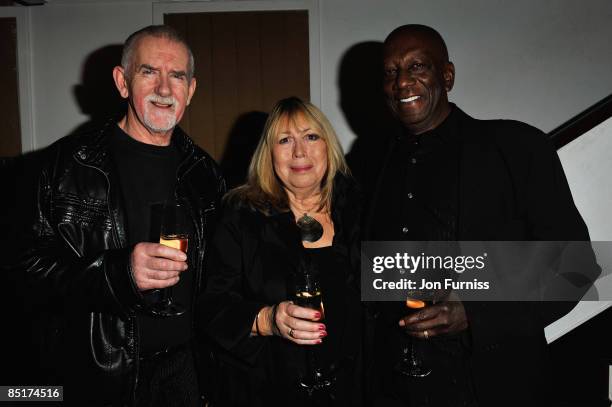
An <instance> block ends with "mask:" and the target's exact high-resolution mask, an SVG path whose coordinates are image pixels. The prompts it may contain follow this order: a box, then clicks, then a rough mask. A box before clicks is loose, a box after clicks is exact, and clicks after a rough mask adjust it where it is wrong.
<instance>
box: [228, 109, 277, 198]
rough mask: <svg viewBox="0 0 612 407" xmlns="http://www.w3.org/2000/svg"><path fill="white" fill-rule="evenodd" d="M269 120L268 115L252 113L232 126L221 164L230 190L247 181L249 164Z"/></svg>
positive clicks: (245, 115)
mask: <svg viewBox="0 0 612 407" xmlns="http://www.w3.org/2000/svg"><path fill="white" fill-rule="evenodd" d="M267 118H268V114H267V113H264V112H258V111H252V112H248V113H244V114H242V115H240V116H239V117H238V119H236V122H235V123H234V125H233V126H232V130H231V131H230V134H229V137H228V139H227V146H226V147H225V152H224V153H223V157H222V158H221V162H220V165H221V169H222V170H223V175H224V176H225V180H226V182H227V187H228V189H230V188H234V187H237V186H238V185H241V184H243V183H244V182H245V181H246V176H247V173H248V170H249V163H250V162H251V157H252V156H253V153H254V152H255V148H256V147H257V143H259V139H260V138H261V135H262V132H263V128H264V125H265V123H266V119H267Z"/></svg>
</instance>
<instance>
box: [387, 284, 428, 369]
mask: <svg viewBox="0 0 612 407" xmlns="http://www.w3.org/2000/svg"><path fill="white" fill-rule="evenodd" d="M431 304H433V300H432V299H431V298H429V296H427V295H423V293H420V292H414V293H412V292H409V293H408V297H407V298H406V303H405V306H406V308H408V309H409V310H411V311H412V312H416V311H417V310H420V309H423V308H425V307H426V306H427V305H431ZM404 334H405V339H406V341H405V343H404V348H403V349H402V358H401V359H400V361H399V362H398V363H397V364H396V365H395V370H396V371H397V372H399V373H401V374H403V375H405V376H410V377H426V376H428V375H429V374H430V373H431V368H429V367H428V366H427V365H426V364H425V363H424V362H423V355H422V354H423V349H422V347H423V345H424V343H423V341H422V340H420V339H417V338H414V337H410V336H408V334H407V333H404ZM408 341H409V343H408Z"/></svg>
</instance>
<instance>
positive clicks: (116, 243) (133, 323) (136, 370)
mask: <svg viewBox="0 0 612 407" xmlns="http://www.w3.org/2000/svg"><path fill="white" fill-rule="evenodd" d="M77 162H78V163H80V164H81V165H83V166H84V167H88V168H93V169H94V170H96V171H98V172H100V173H101V174H102V175H103V176H104V179H105V180H106V206H107V210H108V215H109V217H110V221H111V225H112V228H111V230H112V234H111V236H112V237H113V243H114V246H115V248H117V249H118V248H121V242H120V239H119V234H118V232H117V223H116V222H115V217H114V216H113V212H112V210H111V209H112V208H111V203H110V194H111V183H110V179H109V178H108V175H107V174H106V172H104V171H103V170H102V169H101V168H99V167H96V166H93V165H89V164H86V163H84V162H83V161H79V160H77ZM126 311H127V314H128V317H129V319H128V321H129V323H130V333H131V334H132V337H133V338H134V385H133V387H132V389H131V390H132V391H131V401H132V403H133V402H134V401H135V400H136V388H137V386H138V375H139V370H140V369H139V367H140V366H139V363H138V360H139V351H138V347H139V343H140V337H139V332H138V329H136V321H135V319H136V313H135V312H134V311H132V310H129V309H128V310H126Z"/></svg>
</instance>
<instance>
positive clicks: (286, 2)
mask: <svg viewBox="0 0 612 407" xmlns="http://www.w3.org/2000/svg"><path fill="white" fill-rule="evenodd" d="M277 10H278V11H287V10H305V11H307V12H308V48H309V64H310V67H309V72H310V101H311V102H312V103H313V104H315V105H317V106H319V107H321V50H320V40H319V39H320V31H319V27H320V20H319V0H227V1H186V2H176V1H172V2H160V3H153V23H154V24H163V23H164V15H165V14H177V13H207V12H208V13H211V12H238V11H277Z"/></svg>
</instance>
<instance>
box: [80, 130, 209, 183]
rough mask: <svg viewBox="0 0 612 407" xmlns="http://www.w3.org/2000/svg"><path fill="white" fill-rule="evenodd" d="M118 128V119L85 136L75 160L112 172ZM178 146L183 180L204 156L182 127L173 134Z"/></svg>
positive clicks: (180, 171) (82, 137) (180, 175)
mask: <svg viewBox="0 0 612 407" xmlns="http://www.w3.org/2000/svg"><path fill="white" fill-rule="evenodd" d="M115 126H117V119H116V118H112V119H110V120H107V121H106V123H105V124H104V125H103V126H102V128H100V129H98V130H96V131H95V132H93V133H89V134H84V135H82V136H81V139H80V140H79V142H80V146H79V147H78V148H77V149H76V151H75V153H74V157H75V159H77V160H78V161H80V162H82V163H84V164H85V165H89V166H92V167H96V168H99V169H101V170H102V171H104V172H105V173H106V174H107V175H108V173H109V172H110V168H109V166H110V159H109V151H110V149H109V140H110V137H111V135H112V133H113V131H114V130H115ZM172 137H173V138H174V139H175V142H176V145H177V147H178V149H179V151H180V152H181V156H182V160H181V163H180V164H179V167H178V169H177V178H179V179H180V178H181V177H182V176H183V175H184V174H185V173H186V172H187V171H188V170H189V169H190V168H191V167H192V166H193V165H194V164H195V163H196V162H198V161H199V160H200V159H202V157H203V156H202V154H201V153H198V151H197V149H196V148H195V144H194V143H193V141H192V140H191V139H190V138H189V137H188V136H187V134H185V132H184V131H183V130H182V129H181V128H180V127H178V126H177V127H175V128H174V131H173V133H172Z"/></svg>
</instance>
